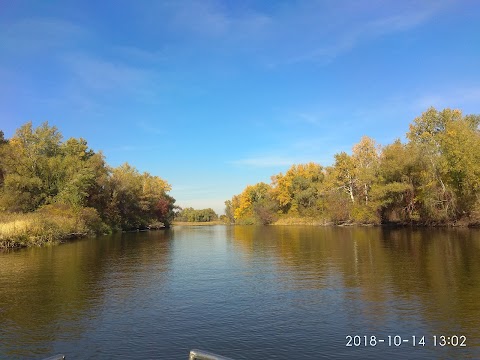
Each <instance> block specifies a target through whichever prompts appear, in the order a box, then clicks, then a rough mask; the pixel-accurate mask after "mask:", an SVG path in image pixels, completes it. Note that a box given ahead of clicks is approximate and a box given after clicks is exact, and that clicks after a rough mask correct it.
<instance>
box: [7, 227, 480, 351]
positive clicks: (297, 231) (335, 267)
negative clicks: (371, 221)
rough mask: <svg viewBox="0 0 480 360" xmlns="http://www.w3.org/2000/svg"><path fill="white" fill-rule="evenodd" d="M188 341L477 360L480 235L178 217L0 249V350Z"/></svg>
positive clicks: (236, 347)
mask: <svg viewBox="0 0 480 360" xmlns="http://www.w3.org/2000/svg"><path fill="white" fill-rule="evenodd" d="M442 336H444V337H442ZM422 339H423V340H422ZM382 340H383V341H382ZM414 343H415V344H414ZM347 345H351V346H347ZM441 345H445V346H441ZM462 345H463V346H462ZM194 348H196V349H203V350H208V351H211V352H215V353H219V354H221V355H224V356H228V357H231V358H234V359H322V358H325V359H348V358H352V359H353V358H355V359H362V358H369V359H386V358H388V359H412V358H415V359H459V358H472V359H480V231H479V230H473V229H384V228H376V227H375V228H374V227H372V228H353V227H352V228H337V227H327V228H323V227H297V226H289V227H281V226H268V227H255V226H246V227H243V226H190V227H180V226H179V227H175V228H173V229H170V230H164V231H154V232H140V233H127V234H116V235H112V236H105V237H99V238H94V239H83V240H78V241H74V242H70V243H67V244H63V245H59V246H52V247H45V248H32V249H22V250H19V251H11V252H8V253H0V358H1V359H42V358H45V357H48V356H51V355H54V354H58V353H62V354H65V355H67V359H68V360H70V359H187V358H188V353H189V350H190V349H194Z"/></svg>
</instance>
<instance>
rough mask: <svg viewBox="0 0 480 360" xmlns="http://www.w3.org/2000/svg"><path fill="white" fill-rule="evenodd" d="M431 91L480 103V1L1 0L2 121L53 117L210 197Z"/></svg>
mask: <svg viewBox="0 0 480 360" xmlns="http://www.w3.org/2000/svg"><path fill="white" fill-rule="evenodd" d="M429 106H435V107H437V108H439V109H442V108H445V107H452V108H460V109H462V110H463V111H464V113H467V114H470V113H475V114H478V113H480V2H479V1H474V0H472V1H442V0H435V1H406V0H402V1H397V0H392V1H386V0H385V1H375V0H372V1H354V0H352V1H333V0H330V1H307V0H304V1H282V0H278V1H248V0H247V1H209V0H205V1H190V0H188V1H181V0H178V1H148V0H146V1H122V0H115V1H108V0H105V1H63V0H62V1H53V0H52V1H21V0H16V1H0V129H1V130H3V131H4V132H5V134H6V136H7V137H11V136H12V135H13V133H14V131H15V129H16V128H18V127H19V126H20V125H22V124H24V123H25V122H27V121H33V123H34V124H35V125H39V124H40V123H42V122H44V121H48V122H49V123H50V124H51V125H55V126H57V127H58V128H59V130H60V131H61V132H62V134H63V135H64V137H65V138H68V137H83V138H85V139H86V140H87V141H88V143H89V146H90V147H91V148H92V149H94V150H96V151H98V150H102V151H103V153H104V154H105V156H106V159H107V162H108V163H109V164H110V165H113V166H117V165H120V164H122V163H123V162H125V161H127V162H129V163H130V164H132V165H134V166H135V167H137V168H138V169H139V170H140V171H148V172H150V173H151V174H153V175H158V176H161V177H162V178H164V179H166V180H167V181H168V182H169V183H170V184H171V185H172V187H173V190H172V192H171V194H172V195H173V196H174V197H175V198H176V199H177V204H179V205H180V206H183V207H186V206H193V207H195V208H204V207H212V208H214V209H215V210H216V211H217V212H223V208H224V206H223V202H224V201H225V200H227V199H230V198H231V196H232V195H234V194H238V193H239V192H241V191H242V190H243V188H244V187H245V186H246V185H248V184H254V183H257V182H259V181H264V182H269V181H270V176H271V175H274V174H277V173H279V172H284V171H285V170H287V169H288V168H289V166H290V165H291V164H293V163H302V162H308V161H315V162H318V163H321V164H322V165H330V164H332V161H333V155H334V154H335V153H337V152H340V151H347V152H349V151H350V149H351V148H352V146H353V144H355V143H356V142H358V141H359V140H360V138H361V136H363V135H368V136H371V137H373V138H374V139H375V140H376V141H377V142H379V143H380V144H388V143H390V142H392V141H393V140H395V139H396V138H401V139H402V138H403V137H404V135H405V133H406V132H407V131H408V124H409V123H410V122H411V121H412V120H413V119H414V118H415V117H416V116H418V115H420V114H421V113H422V112H423V111H425V110H426V109H427V108H428V107H429Z"/></svg>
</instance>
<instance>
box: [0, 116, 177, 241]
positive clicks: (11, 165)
mask: <svg viewBox="0 0 480 360" xmlns="http://www.w3.org/2000/svg"><path fill="white" fill-rule="evenodd" d="M168 191H170V185H169V184H168V183H167V182H166V181H165V180H163V179H161V178H159V177H157V176H152V175H150V174H148V173H143V174H140V173H139V172H138V171H137V170H136V169H135V168H133V167H132V166H130V165H128V164H126V163H125V164H123V165H121V166H119V167H116V168H111V167H109V166H108V165H107V164H106V163H105V159H104V156H103V155H102V153H101V152H98V153H96V152H94V151H93V150H92V149H90V148H89V147H88V145H87V142H86V141H85V140H84V139H81V138H80V139H76V138H70V139H68V140H66V141H62V135H61V134H60V132H59V131H58V130H57V128H55V127H52V126H49V125H48V123H44V124H42V125H41V126H39V127H37V128H33V127H32V123H31V122H30V123H27V124H25V125H23V126H22V127H20V128H19V129H17V131H16V132H15V135H14V136H13V137H12V138H11V139H8V140H6V139H4V136H3V132H0V212H1V213H0V215H2V216H3V219H12V215H11V213H17V214H21V213H35V214H40V213H41V214H43V215H42V216H37V217H35V219H36V220H35V221H37V220H41V219H42V218H44V219H47V220H48V218H49V217H51V218H54V217H56V218H58V217H59V216H60V215H61V214H63V216H64V217H65V218H74V219H75V221H76V222H77V223H79V222H81V223H82V224H83V225H85V226H83V227H82V229H83V230H87V231H95V232H102V231H103V232H105V231H108V230H120V229H122V230H130V229H139V228H146V227H149V226H151V225H157V226H158V225H160V224H159V223H163V224H165V225H167V226H168V224H169V223H170V221H171V220H172V217H173V204H174V202H175V200H174V199H173V198H172V197H171V196H169V195H168V194H167V193H168ZM8 214H10V215H8ZM18 216H20V215H18ZM87 218H88V219H87ZM28 219H33V217H31V216H30V217H29V218H28ZM32 221H33V220H32ZM42 221H43V220H42ZM3 222H4V224H3V225H4V226H6V224H5V220H4V221H3ZM59 223H61V221H60V222H59ZM0 235H1V234H0ZM0 240H1V239H0Z"/></svg>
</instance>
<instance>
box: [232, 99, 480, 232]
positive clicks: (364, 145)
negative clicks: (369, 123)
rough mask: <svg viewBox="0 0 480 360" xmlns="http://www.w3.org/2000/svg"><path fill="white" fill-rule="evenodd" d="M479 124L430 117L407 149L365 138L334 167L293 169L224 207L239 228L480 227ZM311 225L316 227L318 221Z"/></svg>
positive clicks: (456, 114) (415, 127)
mask: <svg viewBox="0 0 480 360" xmlns="http://www.w3.org/2000/svg"><path fill="white" fill-rule="evenodd" d="M479 125H480V116H479V115H466V116H464V115H463V114H462V112H461V111H460V110H451V109H444V110H442V111H438V110H436V109H434V108H430V109H428V110H427V111H426V112H424V113H423V114H422V115H421V116H419V117H417V118H416V119H415V120H414V121H413V123H412V124H411V125H410V129H409V132H408V133H407V135H406V138H407V140H408V141H407V143H402V142H401V141H400V140H396V141H395V142H393V143H392V144H388V145H386V146H380V145H379V144H378V143H376V142H375V140H374V139H372V138H370V137H368V136H364V137H362V138H361V140H360V142H359V143H357V144H355V145H354V146H353V148H352V151H351V154H348V153H346V152H340V153H338V154H336V155H335V156H334V160H335V161H334V164H333V165H331V166H326V167H325V166H322V165H320V164H317V163H314V162H310V163H308V164H299V165H293V166H292V167H291V168H290V169H289V170H288V171H287V172H286V173H285V174H283V173H280V174H277V175H274V176H272V182H271V184H266V183H263V182H261V183H257V184H255V185H249V186H247V187H246V188H245V190H244V191H243V192H242V193H240V194H238V195H235V196H233V198H232V199H231V200H228V201H226V202H225V205H226V210H225V212H226V216H227V217H228V218H229V221H230V222H231V223H235V224H274V223H277V224H292V223H301V224H304V223H314V224H329V223H333V224H339V225H340V224H342V225H346V224H364V225H368V224H370V225H380V224H410V225H421V226H425V225H428V226H449V225H465V226H467V225H468V226H478V225H479V224H480V131H479ZM312 219H313V220H312Z"/></svg>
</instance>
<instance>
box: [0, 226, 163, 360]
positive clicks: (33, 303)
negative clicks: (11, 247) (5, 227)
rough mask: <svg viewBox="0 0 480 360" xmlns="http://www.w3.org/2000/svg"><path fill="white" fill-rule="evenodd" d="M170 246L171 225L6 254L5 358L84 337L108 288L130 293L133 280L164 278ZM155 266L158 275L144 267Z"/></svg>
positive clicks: (1, 302) (1, 262)
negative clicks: (169, 227)
mask: <svg viewBox="0 0 480 360" xmlns="http://www.w3.org/2000/svg"><path fill="white" fill-rule="evenodd" d="M170 247H171V234H170V233H169V231H168V230H167V231H157V232H150V233H147V232H145V233H128V234H116V235H113V236H104V237H99V238H94V239H83V240H78V241H73V242H70V243H66V244H62V245H59V246H52V247H44V248H29V249H21V250H18V251H14V252H10V253H4V254H0V288H1V291H0V329H1V330H0V338H1V342H0V355H1V356H0V357H3V356H6V357H7V358H27V357H28V358H31V357H32V356H34V355H35V354H39V357H40V358H42V357H45V354H53V353H54V352H58V350H56V349H55V347H54V346H53V345H52V344H54V343H55V342H61V341H62V340H63V339H69V341H71V340H72V339H78V338H81V337H82V336H83V334H84V332H85V331H87V330H88V327H89V326H91V323H90V322H89V321H88V320H89V319H93V318H96V317H97V316H98V315H99V313H101V312H102V311H103V310H104V308H105V307H106V306H108V304H106V303H105V302H106V299H107V297H108V296H107V292H112V289H115V287H116V286H118V289H117V290H118V291H119V292H121V293H124V294H123V295H122V294H120V295H122V296H124V297H125V296H128V292H129V289H130V288H131V286H129V284H132V283H135V282H136V281H144V282H145V281H148V279H149V277H150V278H151V276H155V277H156V278H157V279H156V280H158V278H160V279H161V274H162V272H166V271H168V265H169V251H170ZM152 266H153V267H155V270H157V271H156V272H155V273H154V275H152V274H153V273H152V274H145V273H143V272H142V269H146V268H149V267H150V268H151V267H152ZM159 274H160V275H159ZM40 355H43V356H40Z"/></svg>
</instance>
